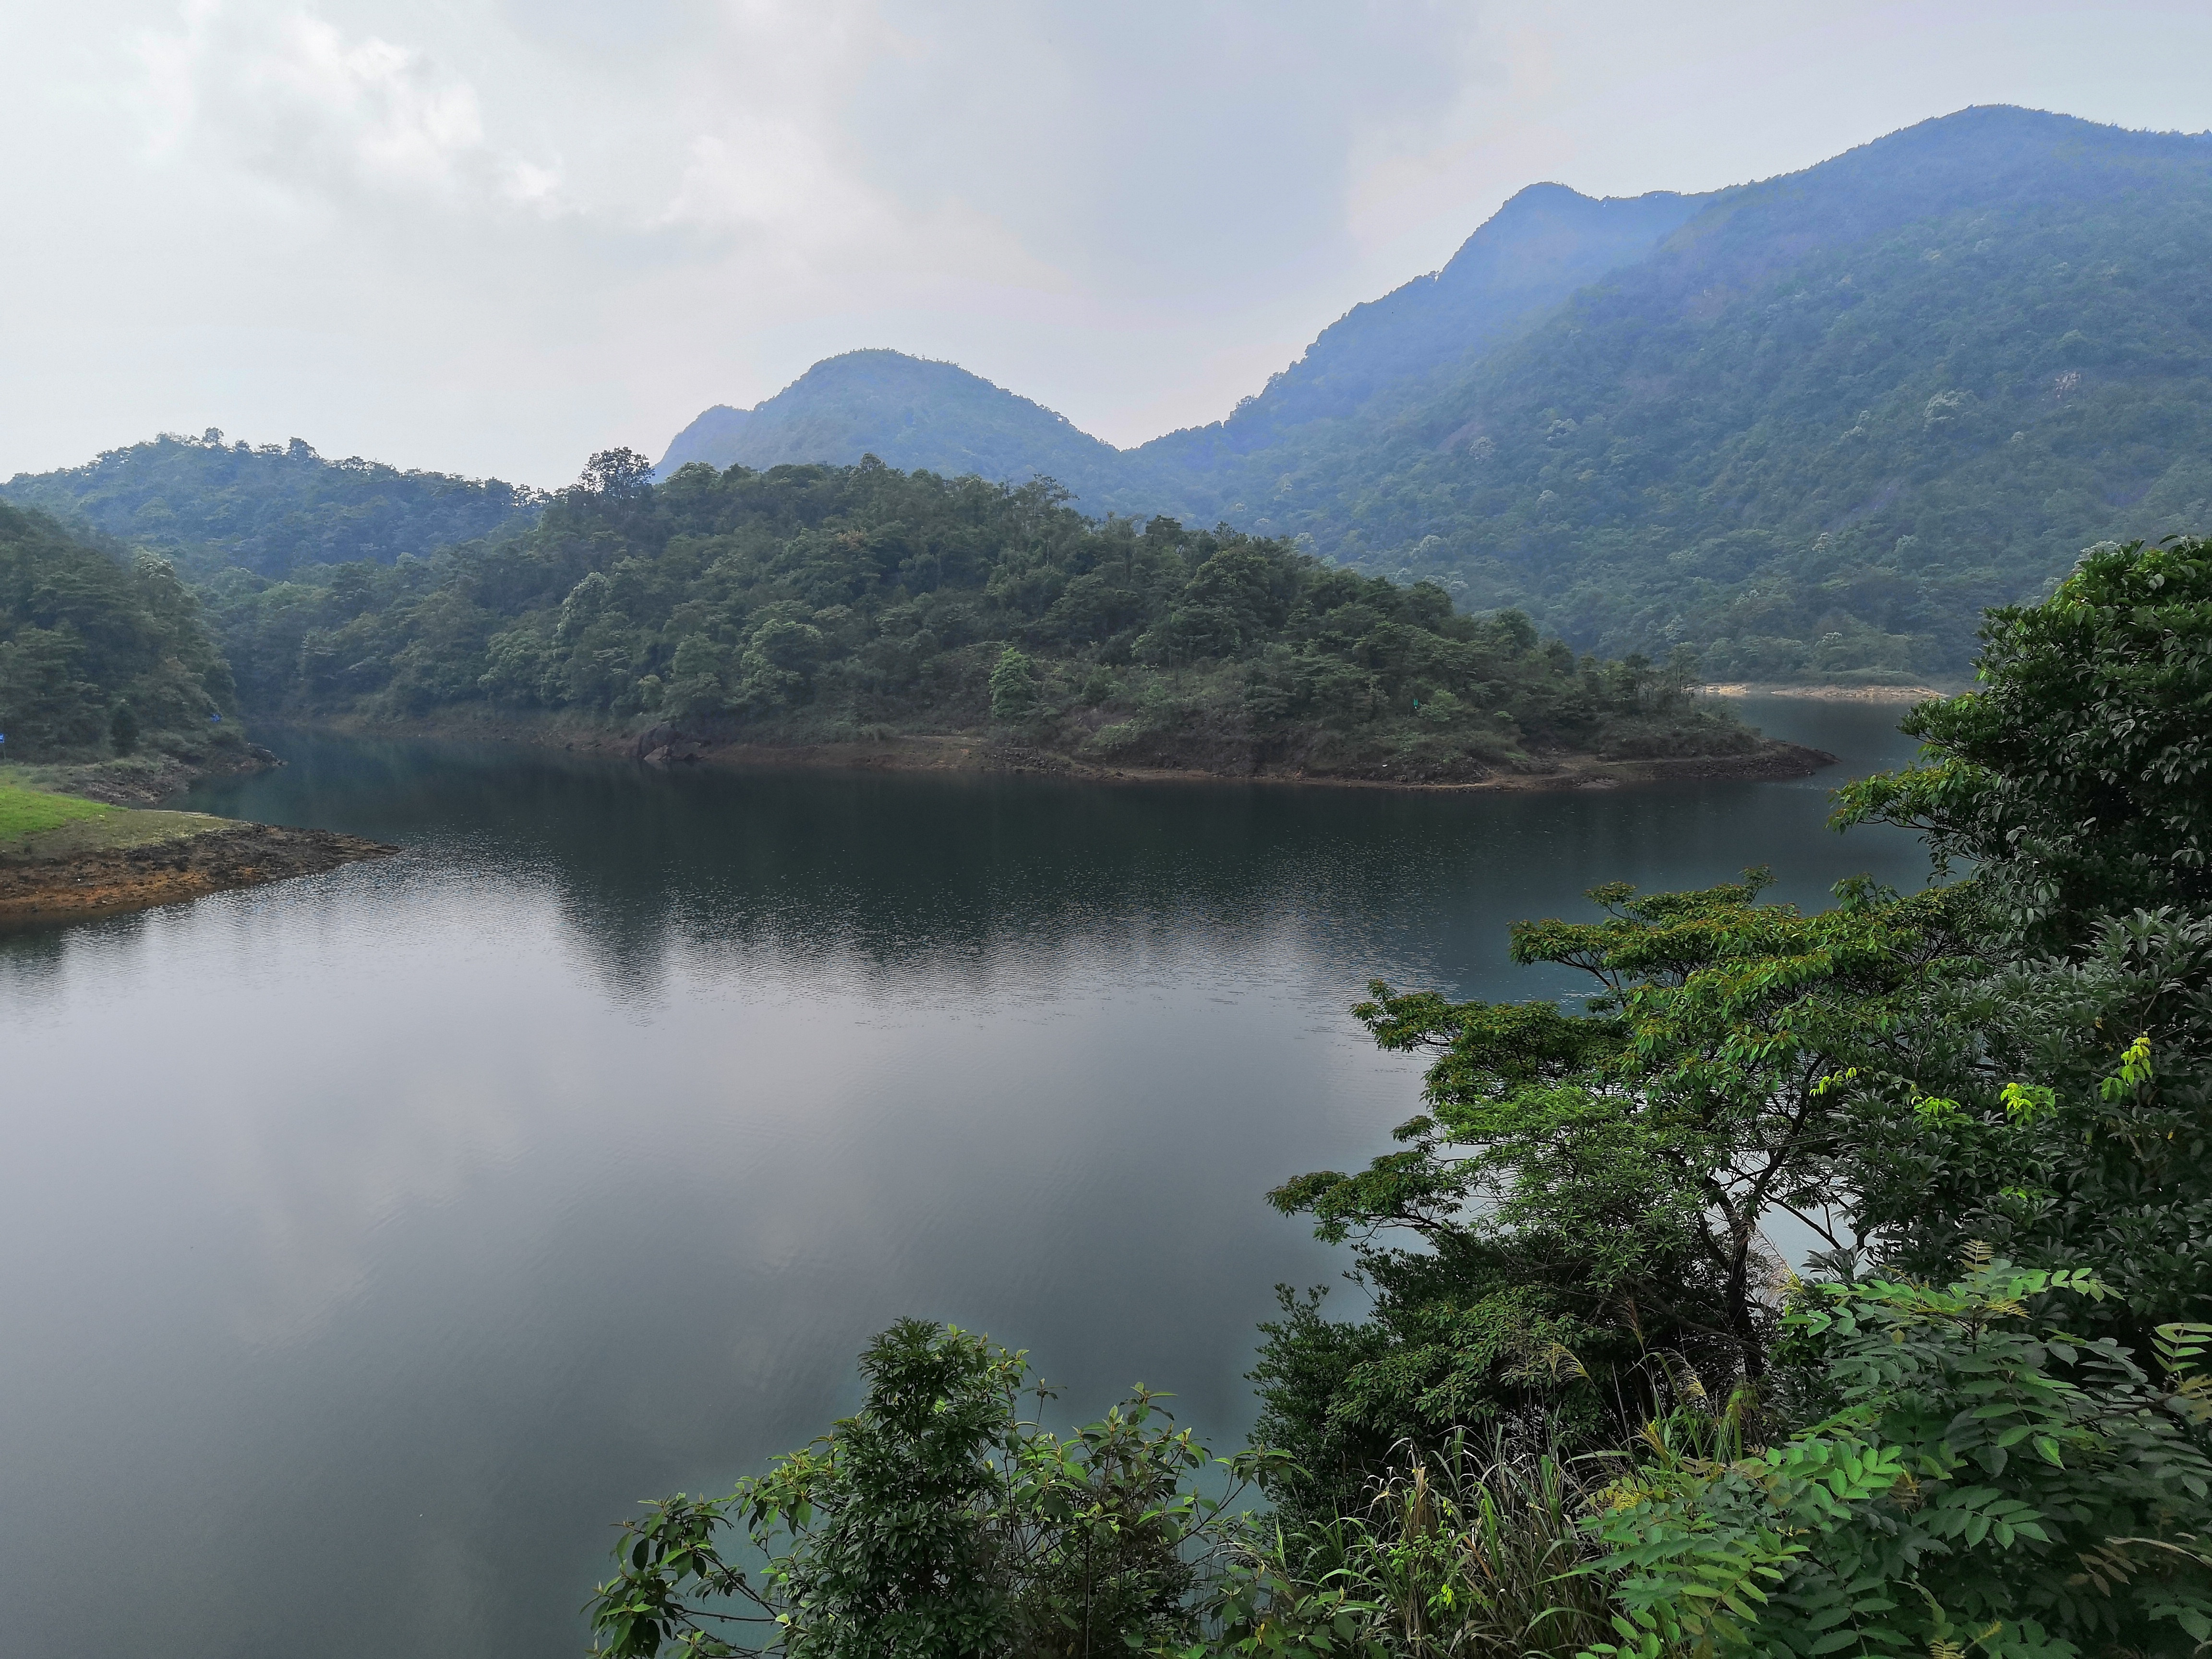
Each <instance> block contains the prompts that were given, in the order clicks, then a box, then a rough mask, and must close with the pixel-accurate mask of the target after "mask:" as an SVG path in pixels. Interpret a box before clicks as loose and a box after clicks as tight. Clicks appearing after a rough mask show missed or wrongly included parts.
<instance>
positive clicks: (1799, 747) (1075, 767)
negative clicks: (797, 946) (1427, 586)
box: [575, 728, 1836, 790]
mask: <svg viewBox="0 0 2212 1659" xmlns="http://www.w3.org/2000/svg"><path fill="white" fill-rule="evenodd" d="M575 746H577V747H583V746H585V745H582V744H577V745H575ZM593 746H597V745H593ZM627 752H628V753H629V754H630V755H631V756H632V757H634V758H635V759H638V760H641V761H645V762H647V763H649V764H653V765H688V764H707V765H714V766H748V767H751V766H764V767H774V766H805V767H840V768H860V769H867V770H872V771H884V772H1031V773H1040V774H1045V775H1053V776H1057V777H1066V778H1087V779H1099V780H1105V781H1116V780H1118V781H1125V782H1144V781H1191V782H1234V783H1281V784H1306V785H1316V786H1321V787H1332V788H1348V789H1420V790H1435V789H1493V790H1543V789H1614V788H1619V787H1622V786H1623V785H1627V784H1637V783H1656V782H1661V781H1667V780H1670V779H1699V778H1796V777H1807V776H1809V775H1812V774H1813V773H1814V772H1817V771H1819V770H1820V769H1821V768H1822V767H1826V766H1833V765H1834V764H1835V763H1836V757H1835V756H1833V755H1832V754H1830V753H1828V752H1827V750H1825V749H1808V748H1807V747H1805V746H1804V745H1803V744H1795V743H1782V742H1779V741H1776V740H1774V739H1771V738H1770V739H1767V740H1765V741H1764V742H1762V743H1761V744H1760V745H1759V747H1758V748H1757V749H1754V750H1748V751H1747V752H1744V753H1741V754H1735V755H1694V756H1687V757H1680V758H1672V759H1656V760H1654V759H1646V760H1612V761H1609V760H1600V759H1598V758H1596V757H1593V756H1589V755H1566V756H1560V757H1551V758H1548V759H1545V760H1543V761H1541V762H1540V763H1538V764H1537V765H1536V766H1534V767H1532V768H1528V769H1517V768H1516V769H1504V768H1499V769H1496V770H1494V771H1492V772H1490V773H1488V774H1487V775H1483V776H1480V777H1422V776H1419V775H1409V776H1403V777H1392V776H1390V775H1389V770H1388V769H1387V767H1386V768H1385V769H1383V771H1381V772H1380V773H1378V774H1375V775H1367V776H1347V775H1343V774H1340V773H1324V774H1310V773H1307V772H1305V771H1303V770H1299V769H1291V768H1285V767H1280V766H1276V767H1268V766H1256V767H1255V766H1249V765H1246V766H1241V767H1238V766H1230V765H1217V766H1192V765H1177V764H1176V763H1174V761H1173V760H1172V759H1169V760H1166V761H1164V763H1158V764H1153V765H1139V764H1135V763H1122V764H1115V765H1105V764H1100V763H1093V762H1089V761H1084V760H1079V759H1076V758H1073V757H1070V756H1066V755H1062V754H1059V753H1055V752H1054V751H1052V750H1042V749H1031V748H1026V747H1024V746H1023V745H1021V744H1016V743H1005V742H997V741H994V740H992V739H990V738H980V737H958V736H954V737H927V736H901V737H892V738H881V739H878V740H873V741H865V742H859V743H822V744H746V743H716V742H714V741H713V740H712V739H707V738H686V737H684V736H681V735H679V734H673V733H671V732H668V731H667V730H665V728H656V730H654V731H653V732H647V734H646V735H645V736H644V737H643V738H636V739H634V740H633V741H632V742H631V743H629V744H628V745H627Z"/></svg>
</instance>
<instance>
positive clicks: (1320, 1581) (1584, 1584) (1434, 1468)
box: [1266, 1436, 1614, 1659]
mask: <svg viewBox="0 0 2212 1659" xmlns="http://www.w3.org/2000/svg"><path fill="white" fill-rule="evenodd" d="M1591 1490H1592V1486H1591V1484H1590V1483H1589V1482H1587V1481H1586V1480H1584V1478H1583V1476H1582V1475H1581V1474H1579V1473H1578V1472H1577V1469H1576V1468H1574V1467H1572V1466H1571V1465H1570V1464H1569V1463H1568V1462H1565V1461H1564V1460H1562V1459H1561V1458H1559V1457H1558V1456H1556V1455H1548V1454H1542V1453H1521V1452H1515V1451H1511V1450H1509V1449H1507V1448H1505V1447H1504V1445H1503V1444H1501V1443H1494V1442H1493V1443H1491V1444H1490V1445H1489V1446H1487V1447H1478V1446H1476V1445H1474V1444H1470V1443H1468V1441H1467V1440H1466V1438H1465V1437H1463V1436H1462V1437H1455V1440H1454V1441H1453V1442H1452V1443H1450V1444H1449V1446H1447V1447H1446V1448H1445V1449H1443V1450H1441V1451H1438V1452H1435V1453H1431V1454H1430V1455H1425V1456H1422V1455H1415V1454H1414V1453H1413V1452H1412V1451H1411V1449H1407V1450H1406V1454H1405V1461H1404V1462H1403V1463H1402V1464H1401V1465H1400V1466H1399V1467H1397V1468H1394V1469H1393V1470H1392V1471H1391V1472H1390V1473H1389V1474H1388V1475H1387V1476H1385V1477H1383V1479H1380V1480H1377V1481H1376V1482H1375V1483H1374V1485H1373V1486H1371V1487H1370V1489H1369V1491H1368V1493H1367V1495H1366V1499H1365V1501H1364V1503H1363V1504H1361V1505H1360V1506H1359V1507H1358V1509H1357V1510H1353V1511H1352V1512H1350V1513H1347V1514H1345V1515H1341V1516H1337V1517H1335V1518H1334V1519H1333V1520H1329V1521H1325V1522H1317V1523H1314V1524H1311V1525H1309V1526H1307V1527H1304V1528H1300V1529H1298V1530H1296V1531H1291V1532H1284V1533H1279V1534H1277V1535H1276V1537H1275V1539H1274V1540H1273V1543H1272V1545H1271V1546H1270V1550H1269V1553H1270V1554H1271V1555H1272V1556H1273V1559H1271V1560H1269V1561H1268V1562H1267V1563H1266V1567H1267V1571H1268V1576H1269V1577H1271V1578H1273V1579H1274V1580H1275V1582H1276V1583H1278V1584H1279V1585H1281V1586H1282V1589H1281V1590H1280V1591H1279V1593H1278V1600H1277V1605H1278V1607H1279V1617H1283V1618H1285V1620H1287V1621H1289V1622H1291V1623H1297V1622H1302V1620H1301V1614H1302V1613H1304V1618H1305V1620H1312V1621H1314V1622H1324V1621H1323V1620H1316V1618H1315V1615H1316V1614H1318V1613H1322V1612H1323V1611H1324V1610H1326V1611H1327V1613H1329V1614H1330V1615H1331V1617H1330V1618H1329V1619H1328V1620H1326V1621H1325V1622H1331V1623H1334V1625H1335V1627H1336V1629H1337V1631H1338V1632H1340V1633H1342V1632H1343V1631H1344V1625H1343V1623H1342V1622H1341V1620H1342V1618H1343V1616H1344V1615H1346V1614H1349V1615H1350V1616H1351V1618H1352V1621H1353V1623H1354V1624H1355V1626H1357V1640H1356V1645H1357V1646H1358V1647H1361V1648H1364V1649H1365V1650H1367V1651H1369V1652H1370V1653H1382V1654H1387V1655H1389V1656H1392V1659H1443V1656H1452V1659H1477V1656H1480V1659H1574V1656H1575V1655H1577V1654H1579V1653H1581V1652H1583V1651H1584V1650H1587V1649H1588V1648H1589V1647H1590V1646H1591V1645H1592V1644H1595V1643H1599V1642H1606V1641H1610V1640H1612V1639H1613V1637H1614V1632H1613V1627H1612V1626H1611V1624H1610V1622H1609V1615H1610V1613H1612V1611H1613V1600H1612V1596H1611V1594H1610V1589H1609V1584H1608V1581H1607V1579H1606V1577H1604V1576H1602V1575H1593V1574H1590V1573H1588V1572H1586V1571H1582V1569H1583V1568H1584V1567H1585V1566H1586V1565H1588V1564H1589V1563H1590V1562H1591V1561H1593V1560H1594V1559H1595V1557H1596V1553H1597V1552H1596V1551H1595V1548H1594V1547H1592V1545H1591V1543H1590V1541H1589V1538H1588V1536H1587V1534H1585V1533H1584V1532H1583V1528H1581V1527H1580V1526H1578V1525H1577V1517H1578V1516H1580V1515H1581V1514H1583V1512H1584V1510H1585V1509H1586V1506H1587V1503H1588V1499H1589V1495H1590V1492H1591Z"/></svg>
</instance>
